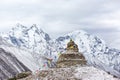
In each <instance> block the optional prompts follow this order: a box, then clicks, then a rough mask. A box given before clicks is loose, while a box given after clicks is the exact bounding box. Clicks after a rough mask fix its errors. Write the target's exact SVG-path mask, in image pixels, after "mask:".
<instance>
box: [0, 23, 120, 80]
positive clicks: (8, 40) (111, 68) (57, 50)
mask: <svg viewBox="0 0 120 80" xmlns="http://www.w3.org/2000/svg"><path fill="white" fill-rule="evenodd" d="M0 37H1V41H0V50H1V52H0V53H2V54H0V56H1V55H3V54H4V55H6V56H7V55H8V54H11V55H13V56H14V57H15V61H16V62H14V60H12V59H13V58H12V59H10V60H8V61H10V62H12V61H13V63H14V64H15V67H16V71H25V70H26V69H27V70H30V71H32V72H35V71H36V70H44V69H47V68H49V67H55V66H56V64H55V63H56V61H57V59H58V57H59V55H60V54H61V53H64V52H65V48H66V44H67V43H68V42H69V40H70V39H73V40H74V41H75V43H76V44H77V45H78V48H79V52H80V53H82V54H83V55H84V56H85V59H86V60H87V64H88V65H91V66H94V67H96V68H99V69H102V70H104V71H106V72H108V73H110V74H112V75H114V76H116V77H119V78H120V60H119V59H120V50H117V49H111V48H109V47H108V46H107V44H106V43H105V42H104V41H103V40H102V39H100V38H99V37H97V36H95V35H91V34H89V33H87V32H85V31H83V30H77V31H73V32H70V33H68V34H65V35H63V36H60V37H58V38H57V39H52V38H50V36H49V35H48V34H47V33H45V32H44V31H43V30H42V29H40V28H39V27H37V26H36V25H35V24H34V25H32V26H31V27H26V26H23V25H21V24H18V25H17V26H16V27H14V28H12V29H11V30H10V32H8V33H1V34H0ZM2 41H3V42H4V43H3V42H2ZM3 52H4V53H3ZM7 57H8V58H9V57H11V56H7ZM7 57H6V58H7ZM0 59H1V57H0ZM8 61H4V62H5V63H6V64H7V62H8ZM17 62H18V63H19V66H18V63H17ZM8 64H10V63H8ZM11 64H12V63H11ZM0 66H4V64H2V65H0ZM11 68H12V66H11ZM0 69H1V67H0ZM2 75H4V73H2ZM8 77H9V76H8ZM0 78H1V76H0ZM3 78H4V77H2V79H3ZM86 80H87V79H86Z"/></svg>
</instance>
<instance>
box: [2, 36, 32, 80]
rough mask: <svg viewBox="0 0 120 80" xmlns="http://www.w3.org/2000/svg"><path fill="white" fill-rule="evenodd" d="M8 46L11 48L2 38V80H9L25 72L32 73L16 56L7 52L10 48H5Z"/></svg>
mask: <svg viewBox="0 0 120 80" xmlns="http://www.w3.org/2000/svg"><path fill="white" fill-rule="evenodd" d="M3 45H4V48H3ZM7 45H8V46H11V45H9V43H6V41H5V40H3V39H1V38H0V80H7V79H8V78H10V77H13V76H15V75H16V74H18V73H20V72H23V71H31V70H30V69H29V68H28V67H27V66H26V64H24V63H23V61H22V62H21V61H20V60H19V59H18V58H17V57H16V56H15V55H16V54H15V55H14V54H13V53H11V52H9V50H7V49H8V48H6V47H5V46H7ZM9 49H12V48H9ZM12 50H13V49H12Z"/></svg>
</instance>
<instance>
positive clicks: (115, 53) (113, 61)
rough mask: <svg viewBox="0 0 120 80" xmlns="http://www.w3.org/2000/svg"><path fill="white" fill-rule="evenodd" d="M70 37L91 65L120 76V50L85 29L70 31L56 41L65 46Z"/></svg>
mask: <svg viewBox="0 0 120 80" xmlns="http://www.w3.org/2000/svg"><path fill="white" fill-rule="evenodd" d="M70 39H73V40H74V41H75V42H76V43H77V44H78V47H79V51H80V52H81V53H83V55H84V56H85V58H86V60H87V62H88V64H89V65H92V66H95V67H97V68H100V69H103V70H105V71H107V72H110V73H111V74H113V75H116V76H117V77H120V50H117V49H110V48H108V47H107V45H106V44H105V42H104V41H103V40H102V39H100V38H98V37H97V36H94V35H90V34H88V33H87V32H85V31H83V30H78V31H74V32H72V33H68V34H66V35H64V36H62V37H59V38H58V39H56V41H57V42H58V44H59V45H61V48H62V47H64V48H65V47H66V44H67V42H68V41H69V40H70Z"/></svg>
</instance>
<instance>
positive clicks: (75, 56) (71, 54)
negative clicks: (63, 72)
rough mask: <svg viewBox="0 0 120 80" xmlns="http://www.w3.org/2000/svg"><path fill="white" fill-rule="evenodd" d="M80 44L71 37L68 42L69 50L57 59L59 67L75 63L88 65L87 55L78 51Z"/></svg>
mask: <svg viewBox="0 0 120 80" xmlns="http://www.w3.org/2000/svg"><path fill="white" fill-rule="evenodd" d="M78 51H79V49H78V46H77V44H75V42H74V41H73V40H72V39H71V40H70V42H69V43H68V44H67V51H66V52H65V53H63V54H61V55H60V57H59V58H58V61H57V67H58V68H61V67H70V66H75V65H81V66H83V65H86V60H85V57H84V56H83V55H82V54H81V53H79V52H78Z"/></svg>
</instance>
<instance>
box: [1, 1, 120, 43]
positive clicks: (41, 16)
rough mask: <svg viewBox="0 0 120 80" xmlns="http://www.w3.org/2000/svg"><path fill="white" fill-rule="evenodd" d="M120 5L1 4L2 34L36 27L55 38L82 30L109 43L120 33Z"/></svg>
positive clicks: (105, 2)
mask: <svg viewBox="0 0 120 80" xmlns="http://www.w3.org/2000/svg"><path fill="white" fill-rule="evenodd" d="M119 3H120V0H111V1H110V0H99V1H98V0H0V31H2V32H3V31H9V29H10V28H11V27H13V26H14V25H16V24H17V23H21V24H23V25H25V26H31V25H32V24H37V25H39V26H40V27H41V28H42V29H43V30H45V31H46V32H48V33H49V34H50V35H52V37H54V38H56V37H58V36H59V35H62V34H65V33H68V32H71V31H73V30H78V29H83V30H86V31H88V32H90V33H92V34H98V35H99V36H101V35H104V36H101V37H102V38H104V39H105V40H106V41H108V42H110V39H109V38H107V39H106V37H107V36H108V35H109V36H110V35H113V34H114V36H115V35H119V34H118V33H119V32H120V28H119V26H120V23H119V22H120V10H119V7H120V5H119ZM114 36H113V37H114ZM114 38H117V40H119V39H120V38H119V37H114ZM111 40H113V39H111ZM116 42H118V41H116Z"/></svg>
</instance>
